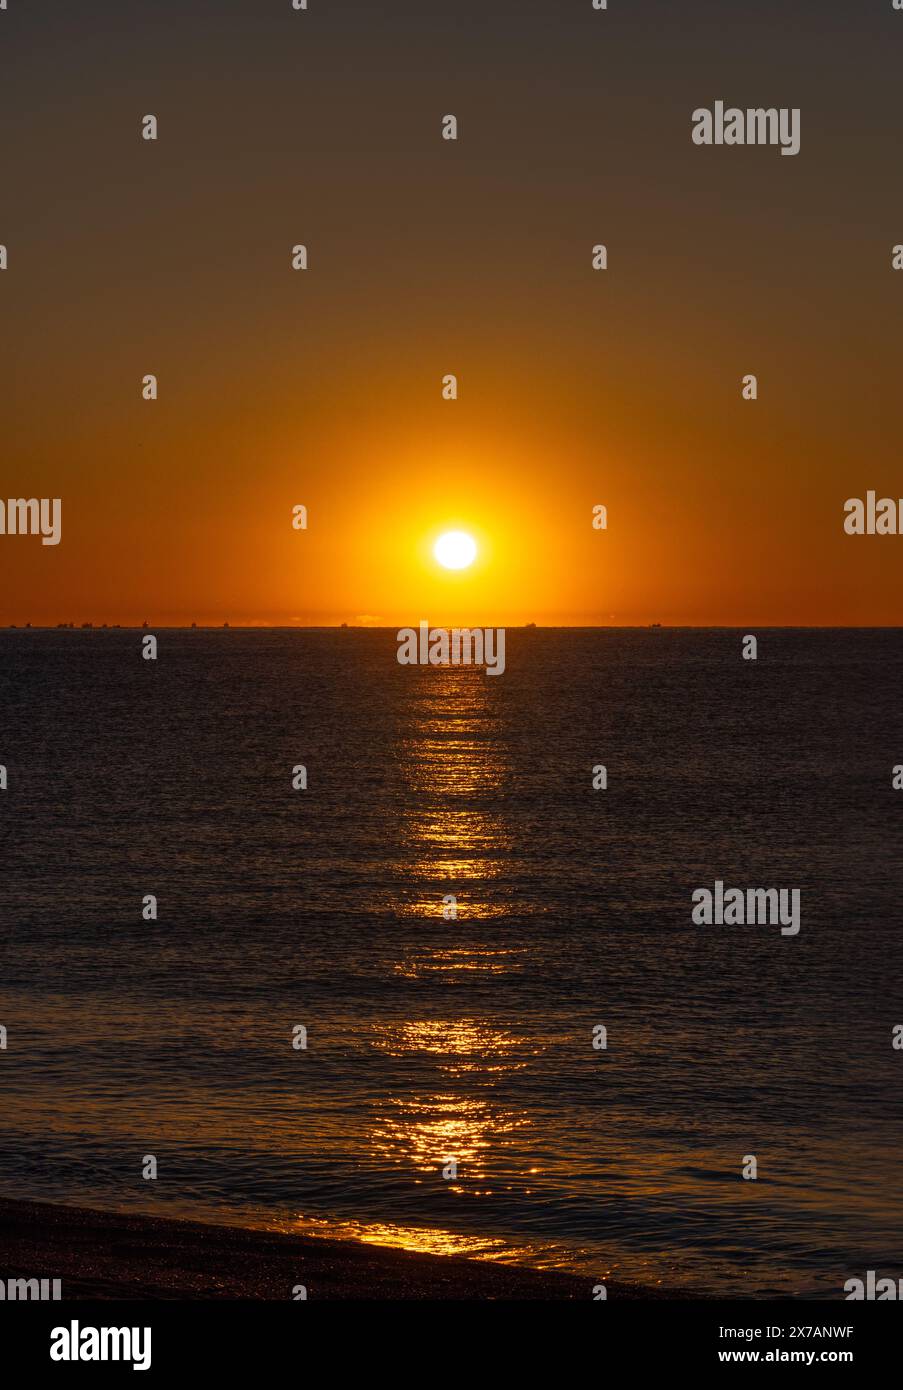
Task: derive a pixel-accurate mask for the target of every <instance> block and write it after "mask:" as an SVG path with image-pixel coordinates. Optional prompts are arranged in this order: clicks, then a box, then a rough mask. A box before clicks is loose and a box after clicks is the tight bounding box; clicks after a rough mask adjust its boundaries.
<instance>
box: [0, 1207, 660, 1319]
mask: <svg viewBox="0 0 903 1390" xmlns="http://www.w3.org/2000/svg"><path fill="white" fill-rule="evenodd" d="M12 1278H36V1279H40V1278H47V1279H54V1278H56V1279H61V1280H62V1296H63V1298H64V1299H67V1298H90V1299H94V1298H115V1299H120V1298H136V1299H160V1298H165V1299H194V1298H246V1299H247V1298H254V1299H259V1298H265V1299H278V1300H284V1299H289V1300H290V1299H291V1298H292V1296H293V1294H292V1290H293V1287H294V1286H295V1285H296V1284H303V1285H305V1287H306V1288H307V1295H308V1298H310V1299H315V1298H321V1299H322V1298H365V1299H370V1298H379V1299H396V1298H422V1299H430V1298H435V1299H454V1298H457V1299H583V1300H588V1299H592V1297H593V1291H592V1290H593V1284H594V1283H595V1282H596V1281H595V1280H594V1279H592V1278H590V1277H586V1278H582V1277H576V1276H574V1275H570V1274H548V1273H544V1272H543V1271H539V1270H531V1269H523V1268H520V1267H519V1266H512V1265H499V1264H494V1263H491V1262H488V1261H484V1260H468V1259H462V1258H460V1257H458V1256H444V1255H421V1254H416V1253H409V1252H408V1251H404V1250H395V1249H389V1248H386V1247H384V1246H376V1245H363V1244H358V1243H357V1242H354V1241H338V1240H321V1239H319V1238H317V1237H307V1236H291V1235H271V1234H269V1233H268V1232H263V1231H249V1230H243V1229H241V1228H239V1227H235V1226H212V1225H207V1224H206V1223H202V1222H198V1221H170V1220H166V1219H163V1218H160V1217H151V1216H123V1215H121V1214H118V1213H107V1212H99V1211H88V1210H86V1209H85V1208H83V1207H66V1206H56V1205H50V1204H48V1203H43V1202H41V1203H39V1202H19V1201H7V1200H3V1199H0V1279H3V1280H6V1279H12ZM606 1287H607V1289H608V1295H609V1297H610V1298H632V1299H646V1298H679V1297H681V1294H680V1292H679V1291H677V1290H671V1291H665V1290H662V1289H658V1288H641V1287H638V1286H635V1285H627V1284H616V1283H611V1282H608V1281H606Z"/></svg>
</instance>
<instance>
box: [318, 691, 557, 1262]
mask: <svg viewBox="0 0 903 1390" xmlns="http://www.w3.org/2000/svg"><path fill="white" fill-rule="evenodd" d="M415 681H416V683H412V685H411V697H410V698H411V707H410V712H409V718H408V720H407V723H406V725H405V726H404V727H403V728H402V729H401V731H400V740H399V742H400V747H399V751H398V768H399V774H400V776H401V778H402V781H403V784H404V786H405V788H406V790H407V791H408V793H409V795H408V796H407V797H406V798H405V805H406V806H407V807H408V809H407V810H406V812H405V822H404V826H403V835H402V837H401V838H402V843H404V844H405V845H407V846H408V854H407V855H406V858H405V860H404V862H403V864H400V865H399V866H398V869H399V877H400V879H401V880H402V881H403V882H405V883H406V884H413V885H416V886H417V887H416V891H415V893H414V895H413V898H411V897H407V898H405V899H404V900H400V901H398V902H396V904H395V911H396V914H397V916H399V917H401V918H403V919H407V920H414V921H422V922H424V923H425V924H427V926H428V930H427V931H426V932H425V933H424V934H423V936H422V937H417V938H415V940H414V942H413V944H412V945H410V946H406V948H405V949H404V951H403V952H402V954H401V955H400V957H399V959H398V962H397V964H396V966H395V970H396V972H397V973H398V974H399V975H401V976H402V977H404V978H406V979H409V980H412V981H415V980H416V979H418V978H420V977H423V976H431V977H432V976H434V975H435V974H436V973H437V972H439V973H441V974H445V975H447V976H450V977H451V979H452V980H453V979H454V977H456V976H465V975H466V976H467V977H469V978H472V977H473V976H474V975H479V974H482V975H485V976H486V977H487V978H491V977H504V976H505V975H506V974H508V973H509V972H510V971H512V970H518V969H520V968H521V963H522V960H523V957H524V954H525V950H526V948H525V947H524V946H512V945H511V944H510V943H509V944H504V945H499V944H496V942H495V941H493V940H487V941H486V942H478V943H474V942H473V928H474V927H475V926H477V924H478V923H479V922H481V921H486V922H489V921H493V922H497V923H500V922H501V921H503V920H504V918H505V917H506V915H507V914H508V912H509V907H508V905H507V903H506V902H505V901H503V900H492V899H491V898H490V897H489V896H488V895H487V893H486V891H485V889H486V886H487V884H489V883H490V882H492V881H493V880H495V879H498V878H499V877H501V876H503V875H504V874H506V873H507V872H508V870H509V862H508V861H509V856H510V854H511V850H512V831H511V827H510V824H509V823H508V822H507V820H506V819H505V817H504V815H502V814H500V813H499V812H498V811H497V810H496V809H494V808H491V809H490V808H487V807H486V805H483V806H481V805H480V804H479V803H480V802H481V801H483V800H485V801H486V802H490V803H491V802H492V801H493V800H494V799H496V798H497V797H498V795H499V793H500V792H501V791H502V790H503V788H504V786H505V783H506V779H507V777H508V772H509V767H508V763H507V760H506V757H505V751H504V748H503V746H502V743H501V740H500V738H499V736H498V725H497V722H496V720H495V719H494V717H493V714H492V709H491V699H492V692H491V689H490V688H489V682H488V680H487V677H486V675H485V673H484V672H483V671H482V670H479V669H474V668H471V669H467V668H447V667H446V668H429V669H421V670H420V671H418V672H417V673H416V676H415ZM446 894H454V895H455V898H456V909H455V917H454V918H453V919H451V918H446V917H444V916H443V906H444V904H443V897H444V895H446ZM462 923H464V924H465V926H466V928H467V929H468V930H467V936H466V939H465V938H463V937H462V935H461V934H460V927H461V924H462ZM371 1044H372V1045H373V1046H374V1047H375V1048H376V1049H378V1050H380V1051H383V1052H385V1053H386V1054H387V1055H388V1056H391V1057H392V1058H394V1059H396V1060H398V1059H401V1060H402V1061H403V1060H404V1059H405V1058H406V1057H407V1058H410V1059H412V1060H413V1059H417V1058H425V1057H429V1058H431V1059H432V1061H433V1063H434V1064H435V1065H436V1066H438V1068H439V1070H440V1071H441V1072H442V1073H443V1074H444V1075H445V1076H447V1077H448V1082H449V1084H448V1087H447V1089H435V1090H431V1091H428V1092H425V1093H422V1094H419V1095H418V1094H416V1093H415V1094H414V1095H410V1094H406V1095H404V1096H398V1097H393V1098H390V1099H389V1100H387V1101H384V1102H383V1103H382V1105H381V1107H380V1110H379V1112H378V1113H377V1114H376V1116H375V1117H374V1119H373V1122H372V1125H371V1128H370V1130H369V1131H368V1134H367V1146H368V1148H369V1150H370V1153H371V1154H372V1156H373V1157H374V1159H376V1160H377V1161H378V1162H379V1163H380V1164H381V1165H387V1166H389V1167H394V1168H400V1169H401V1170H402V1171H406V1172H407V1173H408V1174H409V1175H410V1181H411V1183H412V1185H423V1184H425V1183H435V1182H436V1181H437V1180H439V1181H443V1179H441V1178H440V1177H439V1172H440V1169H442V1168H444V1166H445V1165H447V1164H448V1163H449V1161H450V1160H452V1159H454V1160H455V1161H456V1163H457V1165H458V1172H459V1174H460V1176H462V1177H465V1178H466V1200H467V1205H468V1208H469V1211H470V1214H471V1216H472V1213H473V1207H472V1203H473V1201H474V1200H477V1201H479V1199H480V1198H482V1197H487V1198H488V1197H491V1196H492V1195H493V1190H494V1187H493V1184H494V1181H502V1182H504V1184H506V1185H507V1186H508V1187H510V1183H511V1176H512V1175H511V1174H510V1173H508V1174H505V1176H504V1177H503V1178H501V1179H500V1178H499V1177H498V1176H497V1177H496V1179H493V1176H492V1174H493V1167H494V1160H497V1158H498V1156H499V1155H500V1154H502V1153H503V1152H504V1150H505V1147H506V1144H508V1142H509V1141H510V1140H511V1138H512V1137H513V1136H515V1135H519V1133H520V1132H522V1131H525V1130H528V1129H529V1128H530V1127H531V1121H530V1119H529V1116H528V1115H527V1114H526V1113H524V1112H522V1111H518V1110H515V1109H512V1108H511V1107H510V1106H507V1105H505V1104H504V1103H500V1101H499V1100H498V1099H497V1097H496V1095H495V1093H494V1090H493V1089H492V1086H491V1083H492V1082H493V1081H494V1080H497V1079H499V1078H502V1077H504V1075H505V1074H506V1073H509V1074H510V1073H512V1072H514V1071H516V1070H520V1069H521V1068H523V1067H524V1066H526V1065H527V1054H526V1052H525V1046H526V1045H525V1043H524V1040H523V1039H522V1038H520V1037H518V1036H516V1035H515V1034H514V1033H511V1032H508V1031H505V1030H502V1029H498V1028H494V1027H491V1026H490V1025H489V1024H488V1023H487V1022H485V1021H483V1020H481V1019H479V1018H460V1017H448V1018H441V1019H427V1020H407V1021H403V1022H401V1023H396V1022H392V1023H388V1022H387V1023H386V1024H385V1025H383V1026H379V1027H378V1028H377V1029H376V1030H375V1033H374V1035H373V1036H372V1038H371ZM462 1081H463V1082H464V1083H465V1084H464V1085H462ZM467 1083H471V1084H469V1085H468V1084H467ZM519 1147H520V1145H519ZM532 1172H533V1173H534V1174H535V1172H536V1170H535V1169H533V1170H532ZM517 1176H518V1177H522V1178H523V1179H525V1180H526V1182H527V1183H529V1177H530V1174H529V1173H524V1174H523V1175H517ZM445 1181H447V1183H448V1188H447V1190H448V1192H449V1193H450V1194H456V1195H457V1196H459V1197H462V1198H463V1197H464V1195H465V1188H464V1186H463V1185H462V1183H461V1182H460V1181H457V1182H456V1181H455V1180H454V1178H450V1179H445ZM328 1225H329V1230H330V1233H332V1234H341V1233H342V1232H344V1233H345V1234H347V1235H349V1236H353V1237H354V1238H355V1239H358V1240H362V1241H366V1242H368V1243H376V1244H380V1245H391V1246H399V1247H402V1248H404V1249H407V1250H417V1251H421V1252H424V1253H431V1254H444V1255H469V1256H471V1257H477V1258H481V1259H500V1258H501V1259H512V1258H519V1259H520V1260H522V1261H523V1262H530V1261H531V1259H532V1258H533V1257H535V1256H536V1255H538V1253H539V1251H538V1250H536V1249H534V1248H533V1247H532V1245H531V1244H529V1243H527V1242H524V1245H523V1246H522V1247H518V1248H513V1247H512V1243H511V1242H510V1241H505V1240H503V1239H501V1238H496V1237H492V1236H484V1235H473V1234H469V1233H466V1232H462V1231H454V1230H449V1229H436V1228H428V1227H420V1226H413V1225H403V1224H392V1223H390V1222H385V1221H380V1222H351V1223H348V1222H345V1223H342V1224H341V1225H340V1226H339V1227H338V1228H336V1226H335V1225H334V1224H332V1223H328ZM302 1228H303V1229H306V1230H311V1229H312V1228H311V1226H310V1223H309V1222H308V1221H303V1222H302ZM325 1233H326V1232H324V1234H325Z"/></svg>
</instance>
